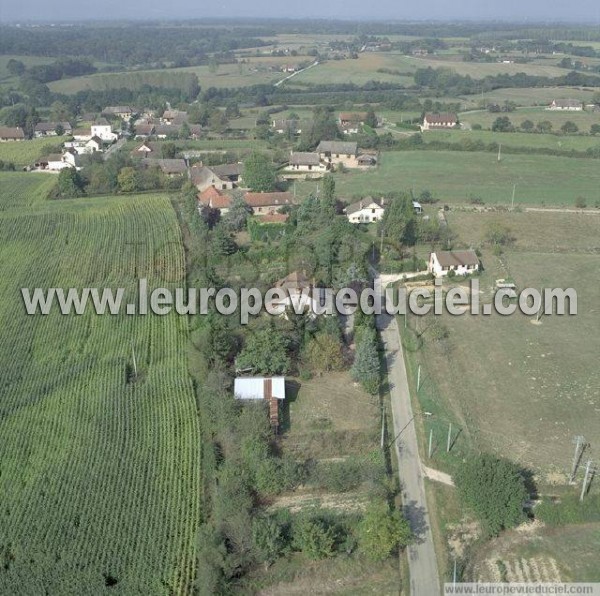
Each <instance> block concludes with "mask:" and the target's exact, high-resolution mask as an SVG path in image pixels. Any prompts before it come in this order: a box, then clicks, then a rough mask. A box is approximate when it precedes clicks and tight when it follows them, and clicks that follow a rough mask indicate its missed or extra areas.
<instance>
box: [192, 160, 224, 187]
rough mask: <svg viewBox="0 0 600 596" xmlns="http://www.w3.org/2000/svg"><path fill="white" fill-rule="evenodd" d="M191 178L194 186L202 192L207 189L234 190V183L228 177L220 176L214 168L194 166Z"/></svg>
mask: <svg viewBox="0 0 600 596" xmlns="http://www.w3.org/2000/svg"><path fill="white" fill-rule="evenodd" d="M190 178H191V180H192V184H193V185H194V186H195V187H196V188H197V189H198V190H199V191H200V192H203V191H205V190H206V189H207V188H210V187H213V188H217V189H218V190H232V189H233V182H232V181H231V180H229V179H228V178H226V177H223V178H221V177H220V176H218V175H217V174H216V173H215V172H214V171H213V169H212V168H208V167H206V166H203V165H201V164H200V165H195V166H192V168H191V170H190Z"/></svg>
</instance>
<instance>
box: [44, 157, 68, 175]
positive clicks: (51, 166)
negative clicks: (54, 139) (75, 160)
mask: <svg viewBox="0 0 600 596" xmlns="http://www.w3.org/2000/svg"><path fill="white" fill-rule="evenodd" d="M46 160H47V164H48V165H47V166H46V168H47V169H48V170H50V171H52V172H59V171H60V170H63V169H64V168H70V167H71V166H70V165H69V164H68V163H66V162H65V161H64V160H63V156H62V154H61V153H50V155H48V156H47V157H46ZM46 160H42V163H43V162H44V161H46Z"/></svg>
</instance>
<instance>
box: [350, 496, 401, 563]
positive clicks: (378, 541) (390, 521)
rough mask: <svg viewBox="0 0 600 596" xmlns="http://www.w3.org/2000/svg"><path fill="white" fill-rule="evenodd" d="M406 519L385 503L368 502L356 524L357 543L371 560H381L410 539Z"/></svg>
mask: <svg viewBox="0 0 600 596" xmlns="http://www.w3.org/2000/svg"><path fill="white" fill-rule="evenodd" d="M412 538H413V536H412V532H411V529H410V525H409V523H408V520H406V519H405V518H404V517H402V515H401V514H400V512H399V511H390V509H389V507H388V505H387V503H385V502H373V503H370V504H369V506H368V508H367V511H366V512H365V515H364V517H363V519H362V520H361V521H360V523H359V525H358V544H359V546H360V549H361V550H362V551H363V552H364V553H365V555H367V557H368V558H369V559H371V560H372V561H383V560H385V559H387V558H388V557H389V556H390V555H391V554H392V552H393V551H394V550H395V549H396V548H398V547H403V546H406V545H407V544H409V543H410V542H411V541H412Z"/></svg>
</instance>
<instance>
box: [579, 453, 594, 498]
mask: <svg viewBox="0 0 600 596" xmlns="http://www.w3.org/2000/svg"><path fill="white" fill-rule="evenodd" d="M591 467H592V461H591V460H588V462H587V464H586V465H585V476H584V478H583V486H582V487H581V495H580V497H579V500H580V501H583V497H585V491H586V490H587V484H588V477H589V475H590V469H591Z"/></svg>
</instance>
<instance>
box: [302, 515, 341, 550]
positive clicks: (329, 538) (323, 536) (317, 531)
mask: <svg viewBox="0 0 600 596" xmlns="http://www.w3.org/2000/svg"><path fill="white" fill-rule="evenodd" d="M292 535H293V542H292V544H293V546H294V548H295V549H296V550H299V551H301V552H303V553H304V554H305V555H306V556H307V557H308V558H309V559H314V560H317V559H325V558H327V557H330V556H331V555H333V552H334V546H335V537H334V534H333V532H332V531H331V529H330V528H329V527H327V525H326V524H325V523H324V522H323V521H322V520H321V519H318V518H310V517H308V516H307V515H302V516H299V517H298V518H296V519H295V520H294V522H293V524H292Z"/></svg>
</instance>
